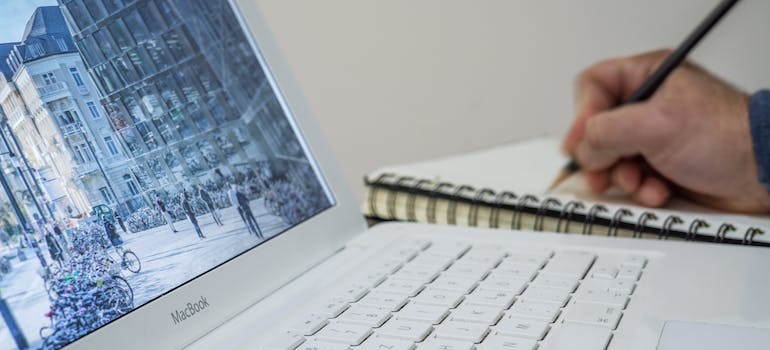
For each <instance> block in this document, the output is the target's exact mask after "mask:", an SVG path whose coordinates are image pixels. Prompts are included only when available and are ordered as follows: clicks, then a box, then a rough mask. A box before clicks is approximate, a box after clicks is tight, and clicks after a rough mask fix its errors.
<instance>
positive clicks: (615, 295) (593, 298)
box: [572, 286, 628, 309]
mask: <svg viewBox="0 0 770 350" xmlns="http://www.w3.org/2000/svg"><path fill="white" fill-rule="evenodd" d="M572 300H574V301H575V302H587V303H598V304H606V305H612V306H617V307H619V308H620V309H625V308H626V304H628V295H627V294H626V293H624V292H621V291H616V290H602V289H591V288H583V286H581V287H580V288H578V291H577V293H575V294H574V295H573V296H572Z"/></svg>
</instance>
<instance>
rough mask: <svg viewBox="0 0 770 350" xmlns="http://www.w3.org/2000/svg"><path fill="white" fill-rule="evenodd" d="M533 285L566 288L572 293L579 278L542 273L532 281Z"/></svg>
mask: <svg viewBox="0 0 770 350" xmlns="http://www.w3.org/2000/svg"><path fill="white" fill-rule="evenodd" d="M532 285H533V286H545V287H551V288H557V289H564V290H566V291H568V292H570V293H571V292H574V291H575V288H577V285H578V280H577V279H576V278H574V277H567V276H561V275H552V274H547V273H541V274H538V275H537V278H535V280H534V281H532Z"/></svg>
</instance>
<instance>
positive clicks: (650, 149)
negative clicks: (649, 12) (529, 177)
mask: <svg viewBox="0 0 770 350" xmlns="http://www.w3.org/2000/svg"><path fill="white" fill-rule="evenodd" d="M668 54H669V52H668V51H655V52H649V53H644V54H640V55H637V56H632V57H626V58H619V59H611V60H607V61H603V62H599V63H597V64H595V65H593V66H592V67H590V68H588V69H587V70H585V71H584V72H583V73H581V75H580V76H579V78H578V80H577V96H576V117H575V120H574V122H573V124H572V126H571V127H570V130H569V132H568V133H567V135H566V137H565V139H564V143H563V149H564V151H565V152H566V153H568V154H570V155H572V156H574V157H575V159H576V160H577V162H578V164H580V166H581V169H582V171H583V172H584V173H585V176H586V179H587V181H588V185H589V187H590V188H591V190H592V191H594V192H597V193H602V192H605V191H606V190H607V189H608V188H609V187H610V186H612V185H614V186H616V187H617V188H619V189H620V190H622V191H624V192H625V193H627V194H628V195H629V196H630V197H631V198H633V199H634V200H635V201H637V202H639V203H641V204H643V205H647V206H661V205H663V204H665V203H666V201H667V200H668V199H669V197H670V196H671V194H672V192H677V193H680V194H682V195H683V196H685V197H688V198H690V199H692V200H694V201H696V202H699V203H701V204H704V205H707V206H710V207H714V208H719V209H722V210H728V211H737V212H746V213H768V212H770V195H769V194H768V192H767V190H766V189H765V188H764V187H763V186H762V184H761V183H760V182H759V174H758V170H757V165H756V160H755V158H754V149H753V143H752V138H751V132H750V129H749V117H748V99H749V97H748V95H747V94H745V93H743V92H741V91H739V90H737V89H736V88H735V87H732V86H730V85H729V84H727V83H725V82H724V81H722V80H720V79H718V78H716V77H715V76H713V75H711V74H710V73H708V72H707V71H705V70H703V69H702V68H700V67H698V66H696V65H694V64H692V63H684V64H683V65H681V66H680V67H678V68H677V69H676V70H675V71H674V72H672V74H671V75H669V77H668V79H667V80H666V81H665V82H664V83H663V85H661V87H660V88H659V89H658V90H657V91H656V92H655V94H654V95H653V96H652V97H651V98H650V99H649V100H647V101H645V102H641V103H634V104H630V105H624V106H620V107H617V108H615V107H616V106H618V105H620V104H621V103H623V101H625V100H626V99H627V98H628V97H629V96H631V95H632V94H633V93H634V91H635V90H636V89H637V88H638V87H639V86H640V85H641V84H642V83H643V82H644V81H645V79H646V78H647V77H648V76H649V75H650V74H652V72H653V71H654V70H655V69H656V68H657V67H658V66H659V65H660V63H661V62H662V61H663V60H664V59H665V58H666V57H667V56H668Z"/></svg>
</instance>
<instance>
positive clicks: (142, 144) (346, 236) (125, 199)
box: [0, 0, 770, 350]
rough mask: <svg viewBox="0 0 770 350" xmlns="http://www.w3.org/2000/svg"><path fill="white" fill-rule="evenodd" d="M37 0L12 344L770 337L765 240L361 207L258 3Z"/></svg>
mask: <svg viewBox="0 0 770 350" xmlns="http://www.w3.org/2000/svg"><path fill="white" fill-rule="evenodd" d="M43 2H44V1H38V2H35V3H34V4H31V3H32V2H28V1H26V0H10V1H4V2H3V4H2V5H0V13H4V17H3V23H4V25H3V27H5V28H12V29H9V30H5V29H4V30H0V34H2V35H3V39H2V40H3V41H4V43H2V44H0V56H2V57H0V58H2V59H1V60H0V72H2V78H3V79H0V106H2V109H0V110H2V113H0V121H2V125H0V127H2V133H0V134H2V136H3V137H2V138H3V143H2V145H3V147H4V148H3V152H0V166H2V167H3V171H2V172H0V173H1V174H2V176H0V180H2V181H0V182H2V184H3V188H4V189H5V195H7V198H11V201H8V203H5V204H7V205H8V207H9V208H11V209H12V210H11V214H9V215H10V219H7V220H6V221H5V222H4V224H3V225H6V226H9V225H10V226H11V229H9V230H6V231H7V232H11V234H10V235H9V239H7V240H6V241H7V244H6V245H4V246H3V248H2V261H0V262H2V264H0V268H2V271H3V277H2V280H0V290H2V294H0V297H1V298H0V315H2V321H3V324H2V327H0V348H2V349H15V348H24V349H59V348H65V349H182V348H188V349H193V350H196V349H287V350H295V349H302V350H310V349H360V350H366V349H444V350H459V349H527V350H532V349H543V350H555V349H570V350H582V349H631V350H633V349H656V348H658V349H662V350H668V349H674V348H677V349H684V348H698V349H712V348H713V349H716V348H720V349H721V348H726V347H735V348H742V349H759V348H764V347H766V344H768V342H770V338H769V337H768V334H770V333H769V332H770V331H768V328H770V303H767V302H766V296H767V295H770V280H769V279H768V278H767V274H766V271H765V268H766V266H767V265H768V264H770V251H768V250H766V249H764V248H752V247H743V246H727V245H716V244H693V243H689V242H688V243H687V244H682V243H677V242H673V241H654V240H639V239H624V238H607V237H597V236H585V235H563V234H554V233H544V232H537V233H536V232H527V231H521V232H513V231H509V230H493V229H480V228H460V227H445V226H431V225H422V224H413V223H390V224H380V225H376V226H374V227H372V228H368V227H367V225H366V223H365V222H364V220H363V218H362V215H361V213H360V212H359V209H358V206H357V204H356V200H355V199H354V197H353V195H352V194H351V192H350V191H349V189H348V187H347V184H346V183H345V181H344V178H343V176H342V174H341V172H340V170H339V168H338V167H337V166H336V165H335V163H334V160H333V155H332V152H331V151H330V150H329V148H328V147H327V145H326V144H325V143H324V142H323V138H322V136H321V132H320V128H319V126H318V125H317V124H316V121H315V120H314V119H313V116H312V112H311V109H310V107H309V106H308V105H307V104H306V103H305V102H304V99H303V97H302V94H301V91H300V89H299V88H298V86H297V85H296V84H295V83H294V81H293V79H292V77H291V73H290V70H289V69H288V67H287V66H286V62H285V61H284V60H283V59H282V58H281V56H280V53H279V50H278V47H277V45H276V43H275V42H273V41H272V38H271V35H270V31H269V29H268V27H267V26H266V24H265V20H264V18H263V17H262V15H261V14H260V10H259V8H258V6H257V5H256V4H255V2H253V1H246V0H239V1H227V0H123V1H120V0H118V1H116V0H111V1H97V0H59V1H58V2H57V1H50V4H41V3H43ZM43 5H48V6H43ZM9 11H12V15H10V16H9V15H8V13H9ZM33 121H34V123H36V124H33ZM36 128H37V129H36ZM42 146H50V147H52V148H51V150H55V152H50V153H48V154H46V155H44V154H43V153H41V152H40V151H39V150H40V148H39V147H42ZM11 154H13V157H14V162H15V163H14V164H21V165H20V166H19V167H9V166H8V164H11V163H10V159H9V157H10V155H11ZM30 174H37V175H36V176H29V175H30ZM35 186H40V188H41V190H39V191H35V190H33V189H34V187H35ZM19 193H21V194H24V193H27V194H32V195H27V196H24V197H21V198H17V197H18V194H19ZM763 344H764V345H765V346H762V345H763Z"/></svg>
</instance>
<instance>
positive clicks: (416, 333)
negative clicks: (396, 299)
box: [376, 317, 433, 342]
mask: <svg viewBox="0 0 770 350" xmlns="http://www.w3.org/2000/svg"><path fill="white" fill-rule="evenodd" d="M432 330H433V323H431V322H426V321H412V320H403V319H399V318H395V317H394V318H391V319H390V320H388V322H385V324H384V325H383V326H382V327H380V328H378V329H377V330H376V333H377V335H378V336H380V337H389V338H398V339H403V340H408V341H411V342H419V341H422V340H423V339H425V337H427V336H428V334H430V332H431V331H432Z"/></svg>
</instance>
